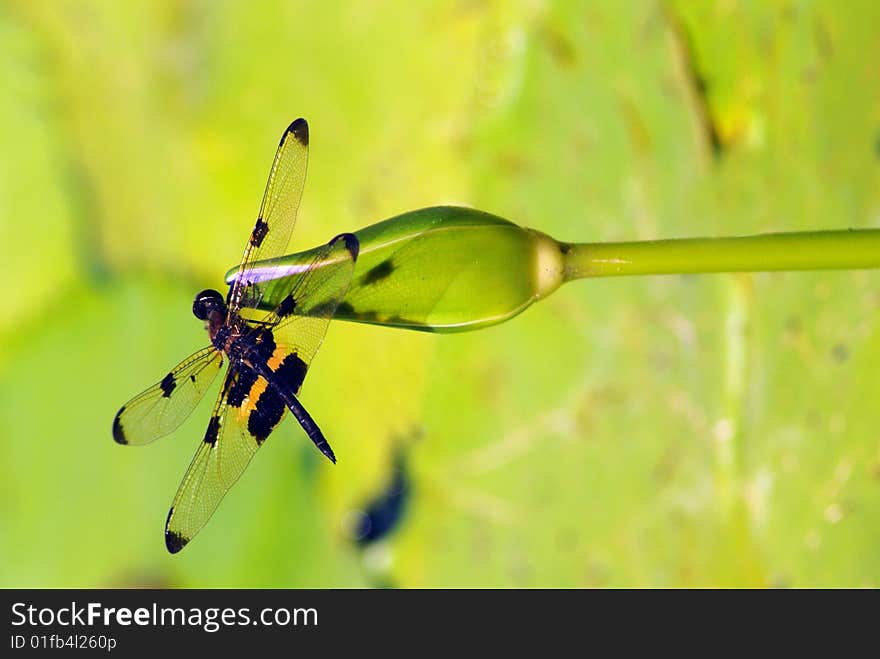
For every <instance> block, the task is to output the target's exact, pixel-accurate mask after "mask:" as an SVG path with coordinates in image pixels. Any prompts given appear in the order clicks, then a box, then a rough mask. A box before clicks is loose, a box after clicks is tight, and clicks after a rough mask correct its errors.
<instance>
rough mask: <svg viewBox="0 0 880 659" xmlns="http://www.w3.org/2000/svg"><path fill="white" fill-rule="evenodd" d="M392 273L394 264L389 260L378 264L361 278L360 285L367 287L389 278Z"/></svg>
mask: <svg viewBox="0 0 880 659" xmlns="http://www.w3.org/2000/svg"><path fill="white" fill-rule="evenodd" d="M393 272H394V264H393V263H392V262H391V260H390V259H389V260H386V261H382V262H381V263H380V264H378V265H376V266H374V267H372V268H370V270H369V271H368V272H367V273H366V274H364V275H363V276H362V277H361V285H362V286H369V285H370V284H375V283H376V282H380V281H382V280H383V279H386V278H387V277H390V276H391V273H393Z"/></svg>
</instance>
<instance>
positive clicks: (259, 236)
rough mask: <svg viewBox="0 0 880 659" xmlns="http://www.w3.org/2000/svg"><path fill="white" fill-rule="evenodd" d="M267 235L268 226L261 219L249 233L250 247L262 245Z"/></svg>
mask: <svg viewBox="0 0 880 659" xmlns="http://www.w3.org/2000/svg"><path fill="white" fill-rule="evenodd" d="M267 233H269V225H268V224H266V223H265V222H264V221H263V218H262V217H261V218H260V219H258V220H257V223H256V224H255V225H254V230H253V231H251V245H253V246H254V247H259V246H260V245H262V244H263V239H264V238H265V237H266V234H267Z"/></svg>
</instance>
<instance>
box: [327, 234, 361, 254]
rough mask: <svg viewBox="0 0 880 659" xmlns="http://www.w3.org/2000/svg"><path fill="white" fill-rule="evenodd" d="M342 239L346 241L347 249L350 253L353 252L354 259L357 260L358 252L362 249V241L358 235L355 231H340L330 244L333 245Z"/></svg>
mask: <svg viewBox="0 0 880 659" xmlns="http://www.w3.org/2000/svg"><path fill="white" fill-rule="evenodd" d="M340 239H342V240H344V241H345V249H347V250H348V253H349V254H351V258H352V260H354V261H357V257H358V254H359V253H360V250H361V244H360V241H358V238H357V236H356V235H354V234H353V233H340V234H339V235H338V236H335V237H334V238H333V240H331V241H330V243H329V244H330V245H332V244H333V243H335V242H336V241H337V240H340Z"/></svg>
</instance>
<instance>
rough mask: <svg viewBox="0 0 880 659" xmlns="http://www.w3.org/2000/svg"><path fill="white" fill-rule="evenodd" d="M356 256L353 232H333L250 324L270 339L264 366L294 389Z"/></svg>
mask: <svg viewBox="0 0 880 659" xmlns="http://www.w3.org/2000/svg"><path fill="white" fill-rule="evenodd" d="M357 256H358V241H357V237H356V236H355V235H354V234H352V233H343V234H340V235H338V236H336V237H335V238H334V239H333V240H331V241H330V242H329V243H327V244H326V245H325V246H324V247H323V249H321V250H319V251H318V252H317V253H316V254H315V257H314V259H313V261H312V264H311V266H310V267H309V268H308V269H307V270H306V271H305V272H304V273H303V275H302V277H301V278H299V279H298V280H297V281H296V283H295V285H294V286H293V288H292V289H291V291H290V292H289V293H288V294H287V295H286V296H285V297H284V298H283V299H282V300H281V302H280V303H279V304H278V306H277V307H276V308H275V310H274V311H272V312H271V313H270V314H268V315H266V316H265V318H264V319H262V320H260V321H257V322H256V323H255V328H254V330H253V331H254V332H263V333H265V332H267V331H268V332H271V336H268V335H267V339H266V340H267V341H269V340H271V341H273V343H274V345H273V346H272V352H271V354H269V351H268V350H267V351H266V357H267V359H268V365H269V368H271V369H272V370H273V371H275V373H276V375H277V376H278V378H279V379H280V381H281V382H282V383H284V384H286V385H287V386H289V387H290V389H291V391H293V392H294V393H298V392H299V389H300V386H301V385H302V381H303V378H305V374H306V371H307V370H308V367H309V364H311V362H312V360H313V359H314V357H315V354H316V353H317V352H318V349H319V348H320V347H321V343H322V342H323V341H324V335H325V334H326V333H327V326H328V325H329V324H330V319H331V318H333V314H334V313H335V312H336V308H337V306H338V305H339V302H340V301H341V300H342V298H344V297H345V294H346V292H347V291H348V287H349V285H350V284H351V277H352V274H353V273H354V266H355V263H356V261H357ZM317 264H321V267H316V266H317Z"/></svg>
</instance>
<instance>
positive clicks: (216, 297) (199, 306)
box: [193, 289, 223, 320]
mask: <svg viewBox="0 0 880 659" xmlns="http://www.w3.org/2000/svg"><path fill="white" fill-rule="evenodd" d="M222 307H223V296H222V295H220V293H218V292H217V291H214V290H211V289H208V290H206V291H202V292H201V293H199V294H198V295H196V299H195V300H193V315H194V316H195V317H196V318H198V319H199V320H207V319H208V316H209V315H210V313H211V312H212V311H213V310H214V309H220V308H222Z"/></svg>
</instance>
